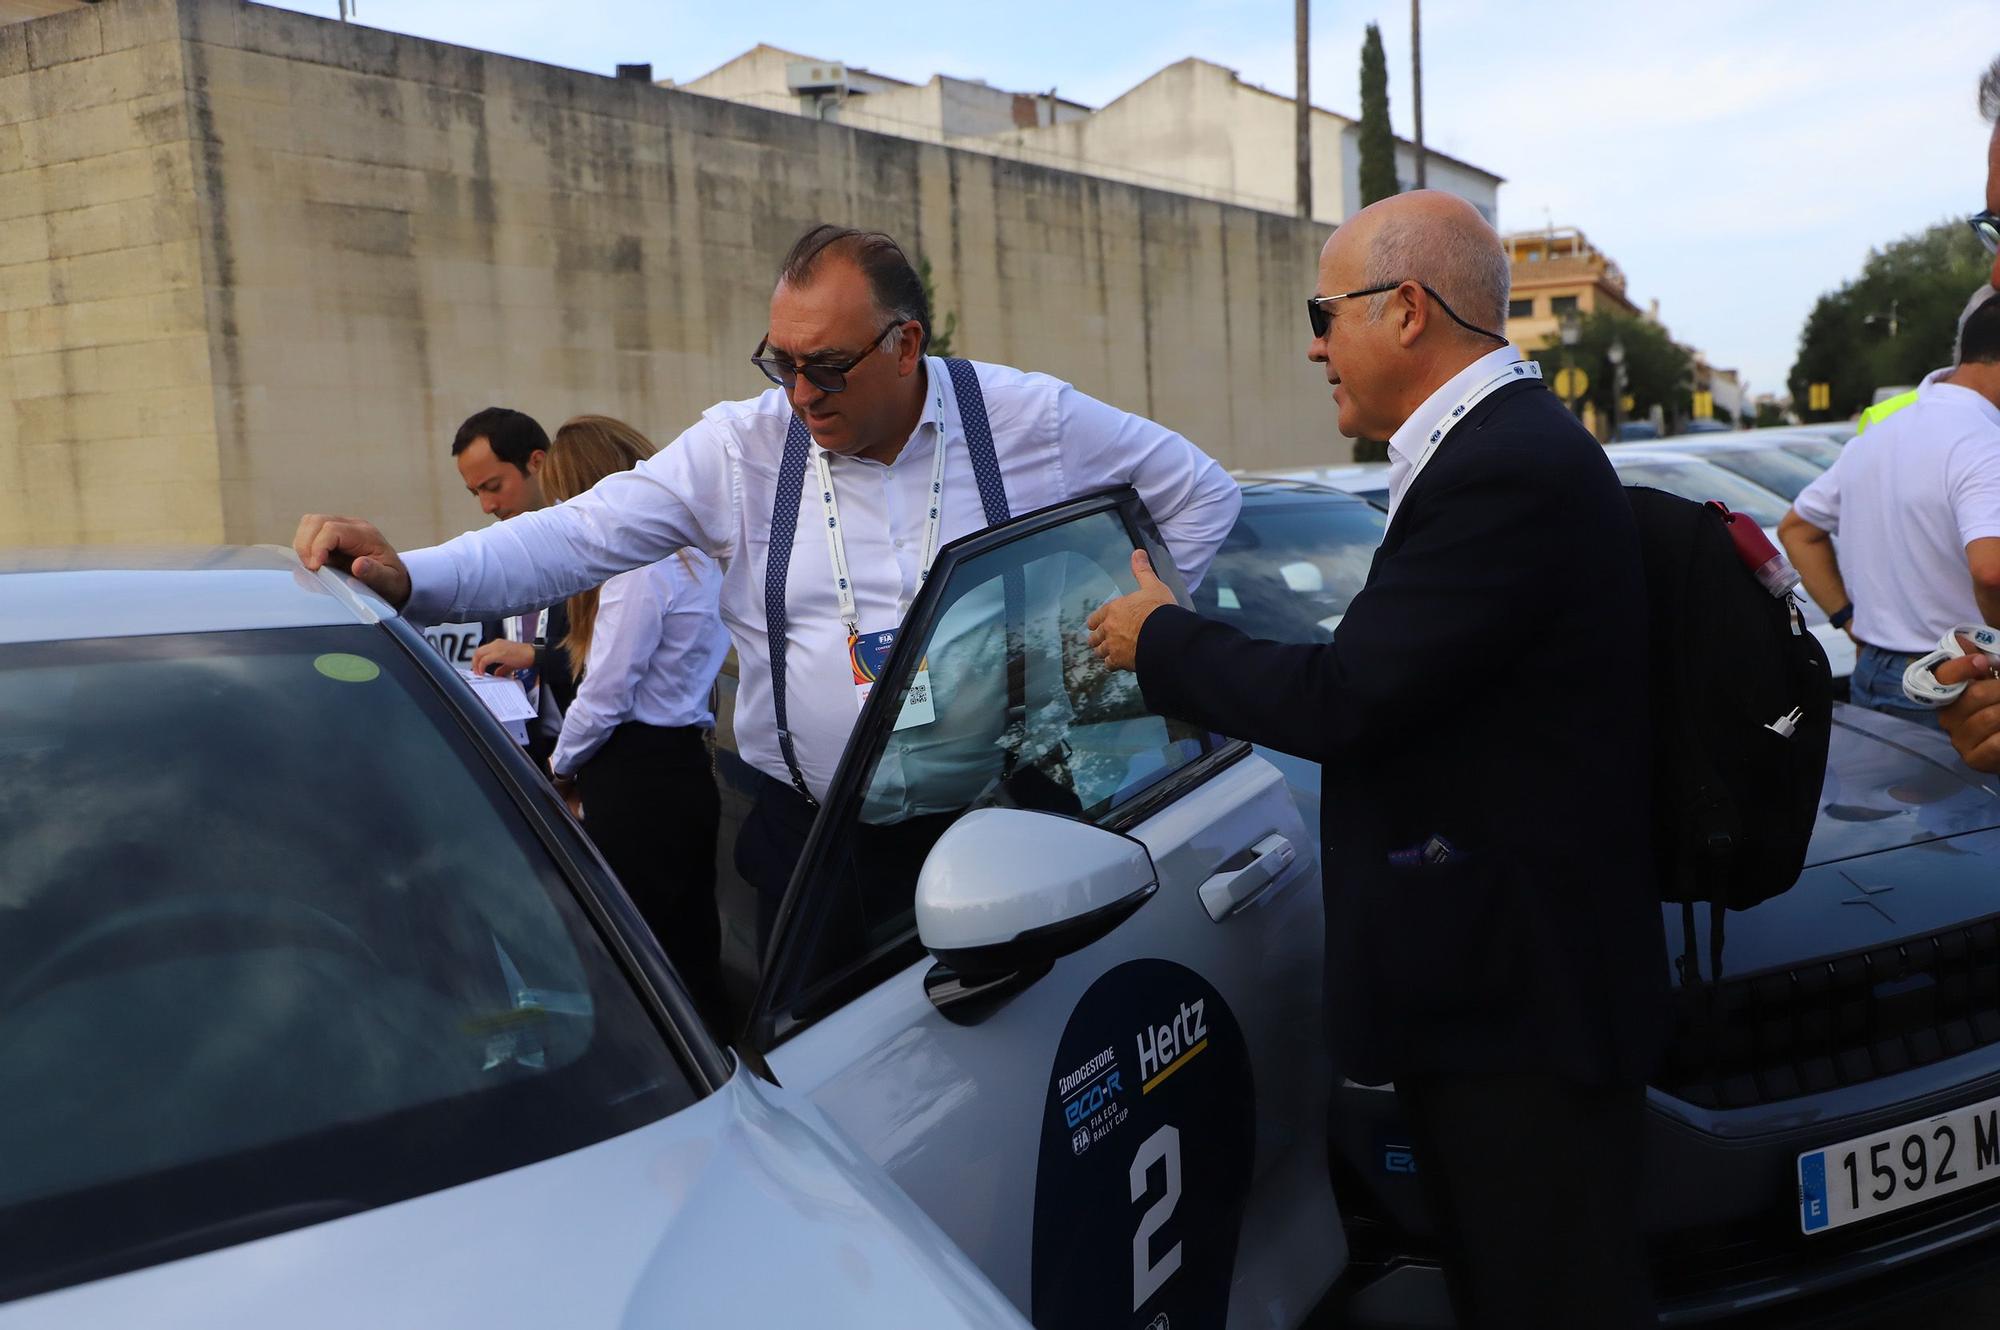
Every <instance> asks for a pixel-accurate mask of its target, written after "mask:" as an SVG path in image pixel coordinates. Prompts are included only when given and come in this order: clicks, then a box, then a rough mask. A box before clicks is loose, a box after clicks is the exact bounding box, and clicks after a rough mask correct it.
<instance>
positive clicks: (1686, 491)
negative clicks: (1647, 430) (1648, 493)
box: [1617, 461, 1785, 526]
mask: <svg viewBox="0 0 2000 1330" xmlns="http://www.w3.org/2000/svg"><path fill="white" fill-rule="evenodd" d="M1617 467H1618V479H1619V480H1621V481H1623V482H1624V483H1625V484H1627V485H1650V486H1651V487H1652V488H1654V489H1659V490H1665V491H1666V492H1667V493H1669V494H1678V495H1680V496H1681V497H1682V498H1683V499H1692V500H1694V501H1695V502H1696V503H1707V502H1708V501H1709V500H1711V499H1716V500H1719V501H1721V502H1722V503H1725V504H1727V505H1728V506H1729V510H1730V511H1731V512H1736V513H1742V514H1743V515H1744V516H1745V517H1747V518H1749V519H1750V520H1751V521H1753V522H1755V523H1756V524H1757V525H1758V526H1776V525H1777V524H1778V522H1779V521H1780V520H1781V519H1782V518H1783V517H1784V515H1785V501H1784V500H1783V499H1781V498H1779V497H1778V496H1777V495H1775V494H1773V493H1771V491H1769V490H1767V489H1764V488H1763V487H1762V486H1760V485H1756V484H1753V483H1752V482H1750V481H1748V480H1745V479H1744V478H1743V477H1741V476H1738V475H1732V474H1731V473H1730V472H1727V471H1724V470H1723V469H1722V468H1721V467H1719V466H1710V465H1709V464H1708V463H1707V462H1692V461H1690V462H1619V463H1617Z"/></svg>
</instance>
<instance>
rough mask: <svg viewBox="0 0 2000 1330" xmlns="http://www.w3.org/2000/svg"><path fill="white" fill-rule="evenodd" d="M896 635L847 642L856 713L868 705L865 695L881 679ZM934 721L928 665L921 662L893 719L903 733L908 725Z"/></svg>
mask: <svg viewBox="0 0 2000 1330" xmlns="http://www.w3.org/2000/svg"><path fill="white" fill-rule="evenodd" d="M896 631H897V630H896V629H894V628H891V629H888V630H887V631H885V632H880V633H861V634H859V635H857V636H850V637H849V638H848V639H847V659H848V663H849V664H851V665H852V666H853V667H854V705H855V708H856V709H857V710H858V709H860V708H862V707H865V706H867V705H868V695H869V694H870V693H872V692H874V691H875V681H876V680H877V679H879V678H880V677H881V676H882V671H883V669H884V668H885V667H886V666H887V665H888V663H889V652H890V650H891V648H893V647H894V646H895V645H896ZM936 719H937V705H936V702H935V701H934V700H933V698H932V697H931V670H930V662H929V661H924V662H922V663H920V664H919V665H918V666H917V673H916V677H915V678H913V679H911V680H910V692H909V695H908V696H907V697H905V698H904V699H903V711H902V714H901V715H899V716H897V717H896V728H897V729H899V730H905V729H908V728H909V727H910V726H912V725H928V724H930V723H931V722H932V721H934V720H936Z"/></svg>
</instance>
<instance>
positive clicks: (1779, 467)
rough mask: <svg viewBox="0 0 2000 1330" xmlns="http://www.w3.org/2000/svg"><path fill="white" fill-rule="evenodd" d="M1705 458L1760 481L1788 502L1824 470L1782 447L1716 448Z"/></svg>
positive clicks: (1753, 480) (1738, 473)
mask: <svg viewBox="0 0 2000 1330" xmlns="http://www.w3.org/2000/svg"><path fill="white" fill-rule="evenodd" d="M1702 460H1703V461H1706V462H1712V463H1714V464H1715V465H1716V466H1719V467H1721V468H1722V469H1723V470H1724V471H1727V472H1730V473H1731V474H1732V475H1738V476H1742V477H1743V478H1744V479H1745V480H1748V481H1750V482H1751V483H1753V484H1756V485H1761V486H1762V487H1763V488H1765V489H1767V490H1769V491H1771V492H1772V493H1773V494H1775V495H1777V496H1778V497H1779V498H1781V499H1783V500H1785V501H1786V502H1787V503H1790V502H1791V501H1792V500H1793V499H1796V498H1798V497H1799V491H1800V490H1802V489H1804V488H1805V487H1806V486H1808V485H1810V484H1812V483H1813V482H1814V481H1815V480H1818V479H1819V475H1820V472H1821V470H1823V468H1821V467H1817V466H1814V465H1813V464H1812V463H1811V462H1808V461H1807V460H1806V459H1805V458H1803V457H1795V456H1793V455H1792V454H1791V453H1788V452H1785V451H1784V450H1783V449H1781V448H1742V449H1734V448H1732V449H1717V450H1716V451H1715V452H1712V453H1709V454H1706V455H1705V456H1704V457H1703V459H1702Z"/></svg>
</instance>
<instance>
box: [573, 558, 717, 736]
mask: <svg viewBox="0 0 2000 1330" xmlns="http://www.w3.org/2000/svg"><path fill="white" fill-rule="evenodd" d="M721 594H722V569H721V568H719V567H717V566H716V563H715V560H713V559H711V558H709V557H708V556H707V555H705V554H702V553H700V552H699V551H697V550H683V551H681V552H680V553H679V554H676V555H673V556H671V557H669V558H665V559H661V560H660V561H659V562H658V563H652V564H648V565H647V566H646V567H644V568H635V569H633V570H632V571H631V572H629V573H620V574H618V576H616V577H614V578H612V579H611V580H610V581H609V582H606V583H605V584H604V589H603V590H602V591H601V592H599V593H598V599H597V620H596V622H595V623H593V624H592V625H591V630H590V658H589V660H588V661H586V662H585V666H584V672H583V681H582V682H581V683H579V684H578V685H577V687H576V697H575V699H574V700H572V701H571V702H570V704H569V710H568V711H566V712H564V713H563V723H562V736H561V737H560V738H559V739H557V740H556V750H555V754H554V756H553V758H552V759H551V765H552V766H554V768H555V769H556V770H557V771H559V772H562V773H563V774H565V775H568V774H570V773H572V772H574V771H575V770H576V769H577V768H578V767H580V766H582V765H583V764H584V763H586V762H588V761H589V760H590V759H591V757H592V756H593V755H595V754H596V752H597V750H598V749H599V748H602V747H603V746H604V741H605V740H606V739H609V738H610V737H611V732H612V731H613V730H615V729H617V728H618V727H619V726H620V725H623V724H624V723H625V722H626V721H638V722H640V723H641V724H644V725H662V726H669V727H674V728H678V727H681V726H685V725H700V726H702V727H704V728H706V727H709V726H712V725H714V724H715V713H714V712H712V711H710V710H709V706H708V701H709V692H710V691H711V690H712V689H713V688H714V687H715V674H716V671H717V670H719V669H721V668H722V658H723V657H724V656H726V655H728V654H729V632H728V630H727V629H725V628H724V627H723V626H722V618H721V616H720V614H719V613H718V610H717V605H716V602H717V600H718V598H719V597H720V596H721Z"/></svg>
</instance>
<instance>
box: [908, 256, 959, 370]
mask: <svg viewBox="0 0 2000 1330" xmlns="http://www.w3.org/2000/svg"><path fill="white" fill-rule="evenodd" d="M917 280H918V281H920V282H922V283H923V284H924V303H925V304H926V305H929V306H930V307H931V349H930V354H931V355H934V356H948V355H951V354H952V349H951V335H952V334H953V333H955V332H957V331H958V315H957V314H956V313H952V314H947V313H945V312H943V311H942V310H940V309H939V308H938V303H937V287H936V286H935V285H933V284H932V282H931V261H930V257H929V256H928V255H923V254H920V255H918V256H917Z"/></svg>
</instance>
